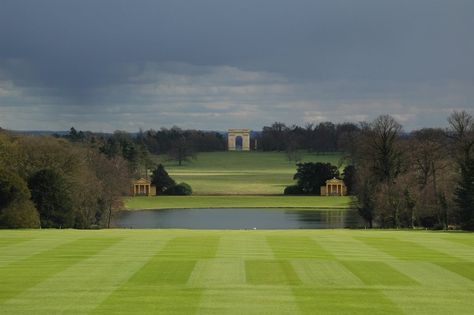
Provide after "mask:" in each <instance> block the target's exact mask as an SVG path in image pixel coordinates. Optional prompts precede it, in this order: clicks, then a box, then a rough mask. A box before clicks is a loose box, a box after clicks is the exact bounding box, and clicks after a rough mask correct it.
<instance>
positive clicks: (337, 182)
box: [321, 177, 347, 196]
mask: <svg viewBox="0 0 474 315" xmlns="http://www.w3.org/2000/svg"><path fill="white" fill-rule="evenodd" d="M345 195H347V188H346V185H344V182H343V181H342V180H341V179H337V178H335V177H334V178H333V179H328V180H327V181H326V185H325V186H321V196H345Z"/></svg>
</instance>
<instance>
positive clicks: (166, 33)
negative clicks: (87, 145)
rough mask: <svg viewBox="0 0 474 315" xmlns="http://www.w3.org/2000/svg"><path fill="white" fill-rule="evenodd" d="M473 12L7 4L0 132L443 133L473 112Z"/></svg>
mask: <svg viewBox="0 0 474 315" xmlns="http://www.w3.org/2000/svg"><path fill="white" fill-rule="evenodd" d="M473 15H474V2H472V1H470V0H453V1H444V0H399V1H380V0H359V1H352V0H323V1H314V0H295V1H283V0H241V1H224V0H201V1H184V0H168V1H152V0H136V1H123V0H101V1H95V0H81V1H63V0H43V1H27V0H24V1H17V0H3V1H2V4H1V9H0V43H1V46H0V124H2V125H5V124H7V126H8V127H10V128H15V127H16V126H18V128H29V127H28V126H32V125H35V126H36V127H35V128H39V129H45V128H46V127H41V126H44V125H42V124H46V123H44V121H45V120H44V119H46V120H47V119H48V118H47V117H52V118H50V123H48V124H52V125H53V126H54V124H56V125H57V126H58V127H59V126H60V127H61V128H63V126H66V127H67V125H68V124H69V125H71V124H83V125H84V126H89V127H88V128H91V129H97V128H102V127H101V126H106V127H104V128H106V129H119V128H121V129H133V128H138V127H144V128H150V127H154V126H156V124H169V123H170V122H172V124H180V123H181V124H183V125H187V126H190V127H192V126H207V127H208V128H221V127H222V126H225V125H226V124H228V123H230V122H233V121H236V120H240V121H242V124H248V125H249V127H252V128H257V127H258V128H259V127H261V125H262V124H265V123H271V121H272V120H284V121H286V120H288V121H289V122H290V121H291V122H295V123H301V122H304V121H309V120H311V119H313V120H317V119H324V118H327V119H341V120H342V119H346V118H345V117H360V118H364V117H369V118H370V117H371V115H373V114H374V113H379V112H380V113H383V112H389V113H393V114H394V115H399V117H400V119H403V120H404V121H405V122H406V123H407V124H408V125H409V126H410V127H415V126H417V125H430V124H431V125H432V124H435V123H440V122H441V121H442V119H441V118H440V117H441V116H442V115H444V112H443V110H446V109H454V108H469V107H470V106H471V107H472V106H473V105H474V104H472V103H473V93H472V90H474V89H473V87H474V75H473V73H474V58H472V56H473V55H474V37H473V36H472V34H471V33H472V30H473V29H474V19H473ZM19 107H23V108H31V113H32V114H31V117H29V116H28V115H27V114H26V113H20V112H17V113H16V112H15V108H19ZM36 111H39V112H41V115H43V116H44V117H43V116H41V117H40V113H38V114H35V113H36ZM91 113H92V114H91ZM140 113H142V114H140ZM153 113H155V114H156V117H150V115H151V114H153ZM430 113H431V114H432V116H430ZM140 115H142V116H140ZM145 115H148V116H145ZM402 115H405V116H402ZM45 117H46V118H45ZM110 117H113V122H111V121H110V119H109V118H110ZM443 119H444V118H443ZM101 122H102V123H103V125H101ZM208 128H207V129H208ZM53 129H57V128H53Z"/></svg>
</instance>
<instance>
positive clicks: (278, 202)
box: [125, 195, 353, 210]
mask: <svg viewBox="0 0 474 315" xmlns="http://www.w3.org/2000/svg"><path fill="white" fill-rule="evenodd" d="M352 201H353V198H352V197H349V196H343V197H334V196H331V197H326V196H323V197H321V196H245V195H243V196H199V195H198V196H157V197H156V196H154V197H130V198H127V199H125V208H126V209H129V210H136V209H140V210H142V209H184V208H298V209H300V210H303V209H305V208H306V209H314V208H322V209H334V208H337V209H340V208H350V207H351V204H352Z"/></svg>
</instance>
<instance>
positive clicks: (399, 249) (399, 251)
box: [356, 237, 458, 261]
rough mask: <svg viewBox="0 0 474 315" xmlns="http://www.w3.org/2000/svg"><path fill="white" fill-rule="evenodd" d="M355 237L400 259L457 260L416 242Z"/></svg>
mask: <svg viewBox="0 0 474 315" xmlns="http://www.w3.org/2000/svg"><path fill="white" fill-rule="evenodd" d="M356 239H358V240H360V241H362V242H364V243H366V244H367V245H369V246H372V247H374V248H376V249H378V250H380V251H383V252H385V253H387V254H389V255H392V256H393V257H396V258H398V259H401V260H427V261H457V260H458V259H457V258H455V257H453V256H451V255H448V254H445V253H442V252H439V251H437V250H434V249H431V248H428V247H425V246H422V245H419V244H417V243H414V242H411V241H405V240H399V239H393V238H385V237H384V238H375V237H356Z"/></svg>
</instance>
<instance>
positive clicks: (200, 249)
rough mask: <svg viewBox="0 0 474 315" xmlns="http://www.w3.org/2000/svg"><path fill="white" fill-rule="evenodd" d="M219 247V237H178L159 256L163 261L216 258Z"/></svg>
mask: <svg viewBox="0 0 474 315" xmlns="http://www.w3.org/2000/svg"><path fill="white" fill-rule="evenodd" d="M218 245H219V237H218V236H207V235H205V236H201V235H197V236H178V237H176V238H174V239H172V240H170V241H169V242H168V243H167V244H166V245H165V247H164V248H163V250H162V251H161V252H160V253H159V255H160V258H163V259H164V258H167V259H181V258H186V260H189V259H203V258H214V256H215V255H216V252H217V247H218Z"/></svg>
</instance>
